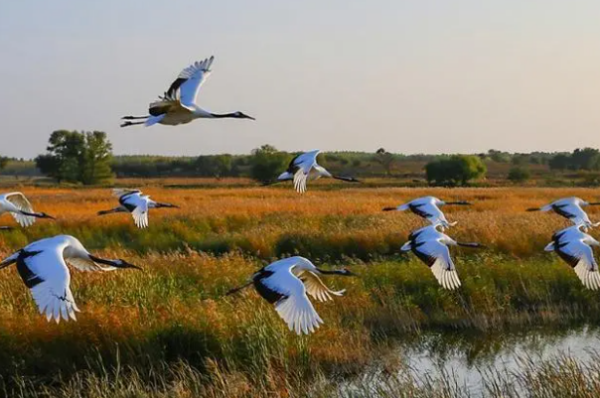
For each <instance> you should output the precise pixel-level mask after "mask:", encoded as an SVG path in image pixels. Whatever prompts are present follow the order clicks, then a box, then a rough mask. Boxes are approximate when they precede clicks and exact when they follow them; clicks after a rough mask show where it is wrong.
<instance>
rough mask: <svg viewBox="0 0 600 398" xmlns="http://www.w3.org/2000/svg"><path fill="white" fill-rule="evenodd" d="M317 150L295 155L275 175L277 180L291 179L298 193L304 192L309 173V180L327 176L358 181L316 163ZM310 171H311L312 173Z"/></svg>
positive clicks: (347, 180)
mask: <svg viewBox="0 0 600 398" xmlns="http://www.w3.org/2000/svg"><path fill="white" fill-rule="evenodd" d="M319 152H321V151H320V150H318V149H316V150H314V151H309V152H304V153H301V154H299V155H296V156H295V157H294V158H293V159H292V160H291V161H290V164H289V166H288V168H287V170H286V171H285V172H283V173H282V174H281V175H280V176H279V177H277V180H278V181H289V180H292V181H293V182H294V189H295V190H296V191H297V192H299V193H304V192H306V181H307V179H308V178H309V175H310V179H311V180H318V179H319V178H321V177H329V178H334V179H336V180H341V181H346V182H360V181H358V180H357V179H355V178H353V177H342V176H337V175H333V174H331V173H330V172H329V171H327V170H326V169H325V168H324V167H323V166H321V165H319V164H318V163H317V156H318V155H319ZM311 171H313V173H312V174H311Z"/></svg>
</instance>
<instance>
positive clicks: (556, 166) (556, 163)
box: [548, 153, 571, 170]
mask: <svg viewBox="0 0 600 398" xmlns="http://www.w3.org/2000/svg"><path fill="white" fill-rule="evenodd" d="M570 158H571V157H570V156H569V155H567V154H565V153H559V154H558V155H556V156H554V157H553V158H552V159H550V161H549V162H548V165H549V166H550V169H551V170H566V169H567V168H569V163H570Z"/></svg>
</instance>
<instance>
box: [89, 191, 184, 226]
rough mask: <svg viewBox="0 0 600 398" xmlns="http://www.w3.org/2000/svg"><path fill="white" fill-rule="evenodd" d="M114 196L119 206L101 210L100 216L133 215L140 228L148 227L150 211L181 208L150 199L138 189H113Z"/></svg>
mask: <svg viewBox="0 0 600 398" xmlns="http://www.w3.org/2000/svg"><path fill="white" fill-rule="evenodd" d="M113 195H114V196H116V197H118V198H119V206H117V207H115V208H114V209H110V210H101V211H99V212H98V215H99V216H103V215H106V214H111V213H131V216H132V217H133V222H134V223H135V225H136V227H138V228H146V227H148V212H149V211H150V209H160V208H176V209H178V208H179V206H177V205H173V204H171V203H160V202H155V201H154V200H152V199H150V196H149V195H142V191H140V190H137V189H135V190H134V189H119V188H117V189H113Z"/></svg>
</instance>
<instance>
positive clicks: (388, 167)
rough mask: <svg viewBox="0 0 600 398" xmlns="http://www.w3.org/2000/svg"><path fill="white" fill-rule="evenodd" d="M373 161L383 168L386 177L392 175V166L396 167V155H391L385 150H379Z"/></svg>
mask: <svg viewBox="0 0 600 398" xmlns="http://www.w3.org/2000/svg"><path fill="white" fill-rule="evenodd" d="M373 160H375V161H376V162H377V163H379V164H380V165H381V166H382V167H383V169H384V170H385V174H386V175H388V176H390V175H392V166H393V165H394V161H395V160H396V158H395V156H394V154H392V153H389V152H388V151H386V150H385V149H384V148H379V149H378V150H377V151H376V152H375V156H374V157H373Z"/></svg>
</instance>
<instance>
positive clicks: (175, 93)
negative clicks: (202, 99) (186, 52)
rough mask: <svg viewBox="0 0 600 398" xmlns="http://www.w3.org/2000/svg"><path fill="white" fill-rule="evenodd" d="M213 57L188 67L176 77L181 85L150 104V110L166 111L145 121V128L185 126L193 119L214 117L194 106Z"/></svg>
mask: <svg viewBox="0 0 600 398" xmlns="http://www.w3.org/2000/svg"><path fill="white" fill-rule="evenodd" d="M213 60H214V57H210V58H208V59H205V60H203V61H201V62H195V63H194V64H192V65H190V66H188V67H187V68H185V69H184V70H182V71H181V73H180V74H179V75H178V76H177V80H176V82H177V81H183V83H181V85H179V86H177V87H174V84H175V83H174V84H173V85H171V87H172V88H174V89H173V90H171V89H170V90H169V91H168V92H167V93H165V96H164V97H162V98H161V99H160V100H159V101H155V102H152V103H151V104H150V110H151V112H152V109H160V110H166V112H165V113H163V114H160V115H152V116H150V118H148V120H147V121H146V123H145V125H146V126H151V125H153V124H156V123H160V124H164V125H168V126H177V125H179V124H187V123H190V122H191V121H193V120H195V119H201V118H214V115H213V114H212V113H210V112H208V111H206V110H204V109H202V108H200V107H199V106H198V105H197V104H196V100H197V98H198V93H199V92H200V87H202V84H204V82H205V81H206V79H207V78H208V76H210V74H211V70H210V67H211V65H212V63H213Z"/></svg>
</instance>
